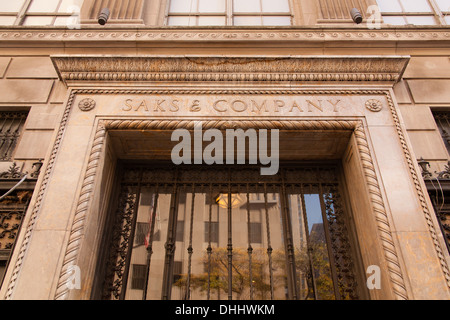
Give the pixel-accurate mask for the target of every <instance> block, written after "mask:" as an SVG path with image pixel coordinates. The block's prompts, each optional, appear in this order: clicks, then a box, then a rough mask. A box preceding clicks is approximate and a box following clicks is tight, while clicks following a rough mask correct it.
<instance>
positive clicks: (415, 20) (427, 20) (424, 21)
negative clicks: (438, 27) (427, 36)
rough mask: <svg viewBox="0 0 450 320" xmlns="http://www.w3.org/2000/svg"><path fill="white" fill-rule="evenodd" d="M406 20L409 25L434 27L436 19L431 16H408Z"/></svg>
mask: <svg viewBox="0 0 450 320" xmlns="http://www.w3.org/2000/svg"><path fill="white" fill-rule="evenodd" d="M406 20H407V21H408V23H409V24H415V25H435V24H436V19H434V17H432V16H408V17H406Z"/></svg>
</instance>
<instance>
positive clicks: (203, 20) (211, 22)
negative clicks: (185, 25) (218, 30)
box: [198, 16, 226, 26]
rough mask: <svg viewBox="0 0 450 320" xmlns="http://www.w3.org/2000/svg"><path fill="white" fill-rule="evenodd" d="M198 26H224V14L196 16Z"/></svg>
mask: <svg viewBox="0 0 450 320" xmlns="http://www.w3.org/2000/svg"><path fill="white" fill-rule="evenodd" d="M198 25H199V26H224V25H226V19H225V16H223V17H222V16H218V17H198Z"/></svg>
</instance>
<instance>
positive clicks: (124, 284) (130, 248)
mask: <svg viewBox="0 0 450 320" xmlns="http://www.w3.org/2000/svg"><path fill="white" fill-rule="evenodd" d="M143 171H144V170H143V169H142V168H141V169H140V172H139V182H138V186H137V192H136V201H135V205H134V210H133V217H132V220H131V226H130V227H131V231H130V235H129V238H128V248H127V255H126V259H125V269H124V272H123V278H122V290H121V291H120V298H119V299H120V300H124V299H125V293H126V291H127V284H128V272H129V270H130V263H131V253H132V251H133V241H134V233H135V229H136V221H137V213H138V210H139V200H140V196H141V182H142V174H143Z"/></svg>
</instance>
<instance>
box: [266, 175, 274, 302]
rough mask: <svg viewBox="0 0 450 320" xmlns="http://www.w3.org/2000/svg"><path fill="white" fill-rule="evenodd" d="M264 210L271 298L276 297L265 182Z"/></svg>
mask: <svg viewBox="0 0 450 320" xmlns="http://www.w3.org/2000/svg"><path fill="white" fill-rule="evenodd" d="M264 210H265V211H266V232H267V255H268V257H269V278H270V299H271V300H273V299H274V285H273V270H272V251H273V249H272V245H271V240H270V224H269V209H268V208H267V185H266V183H264Z"/></svg>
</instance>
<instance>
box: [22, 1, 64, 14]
mask: <svg viewBox="0 0 450 320" xmlns="http://www.w3.org/2000/svg"><path fill="white" fill-rule="evenodd" d="M58 4H59V0H33V2H31V5H30V7H29V8H28V12H55V11H56V8H57V7H58Z"/></svg>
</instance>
